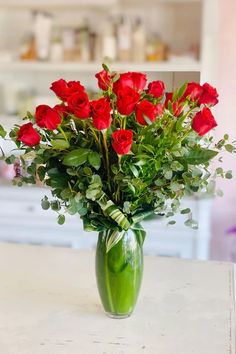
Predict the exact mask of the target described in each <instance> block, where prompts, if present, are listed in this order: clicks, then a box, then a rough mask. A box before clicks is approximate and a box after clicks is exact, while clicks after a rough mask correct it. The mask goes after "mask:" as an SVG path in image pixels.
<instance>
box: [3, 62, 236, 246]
mask: <svg viewBox="0 0 236 354" xmlns="http://www.w3.org/2000/svg"><path fill="white" fill-rule="evenodd" d="M96 78H97V80H98V86H99V88H100V92H99V93H98V95H97V97H96V99H93V100H89V97H88V94H87V93H86V91H85V88H84V86H83V85H82V84H81V83H80V81H69V82H66V81H65V80H63V79H60V80H58V81H55V82H53V83H52V85H51V90H52V91H53V92H54V93H55V94H56V96H57V97H58V98H59V100H60V101H61V102H60V103H59V104H57V105H56V106H55V107H53V108H51V107H49V106H47V105H44V104H42V105H39V106H38V107H37V108H36V110H35V113H34V114H31V113H29V112H28V113H27V115H26V117H25V118H24V120H25V123H24V124H23V125H21V126H15V127H14V128H13V129H12V131H11V132H10V138H11V139H12V140H13V141H14V142H15V143H16V145H17V148H18V149H19V150H20V151H21V152H22V153H21V157H20V159H21V164H22V167H25V169H26V170H27V174H26V175H24V176H20V177H19V176H18V178H16V180H15V183H16V184H18V185H22V183H30V184H34V183H36V180H37V179H39V180H40V181H42V182H43V183H44V184H45V185H46V186H49V187H50V188H51V190H52V195H53V200H52V201H49V200H48V198H47V197H44V198H43V200H42V207H43V209H49V208H51V209H53V210H55V211H56V212H58V223H59V224H63V223H64V221H65V213H69V214H79V215H80V217H81V219H82V220H83V223H84V229H85V230H88V231H89V230H96V231H103V230H107V229H110V230H113V232H112V234H111V237H109V239H108V241H107V250H108V251H109V249H110V248H111V247H112V246H113V245H115V244H116V243H117V242H118V241H119V240H120V239H121V237H122V236H123V235H124V233H125V232H126V231H127V230H128V229H130V228H133V229H135V230H136V232H139V235H140V240H141V241H142V242H143V240H144V236H145V231H144V230H143V228H142V226H141V224H140V222H141V221H142V220H143V219H145V218H146V217H148V216H150V215H152V214H158V215H162V216H166V217H167V218H169V220H170V221H169V224H174V223H175V221H174V220H173V219H172V217H173V216H174V214H175V213H176V212H181V213H182V214H186V215H187V216H188V217H187V220H186V222H185V224H186V225H188V226H191V227H193V228H196V227H197V223H196V222H195V221H194V220H192V218H191V213H190V209H188V208H187V209H182V210H181V208H180V199H181V198H182V197H183V196H186V195H192V194H193V193H198V192H202V193H204V192H211V191H212V190H213V187H214V182H213V181H212V177H215V176H217V175H218V176H221V177H226V178H231V171H227V172H224V171H223V169H222V168H221V167H218V168H217V170H216V172H212V171H211V170H210V161H211V160H212V159H213V158H216V156H217V155H218V154H219V153H220V152H222V151H223V150H227V151H229V152H231V153H232V152H235V147H234V146H233V145H231V144H229V143H228V139H229V137H228V135H227V134H225V136H224V138H223V139H221V140H220V141H219V142H217V143H213V139H212V137H211V136H209V135H206V134H207V133H208V132H209V131H211V130H212V129H213V128H215V127H216V126H217V123H216V120H215V118H214V116H213V114H212V112H211V108H212V107H213V106H215V105H216V104H217V103H218V93H217V91H216V89H215V88H213V87H212V86H210V85H209V84H208V83H205V84H204V85H200V84H198V83H194V82H191V83H185V84H184V85H183V86H181V87H180V88H179V89H177V90H175V91H174V92H168V93H166V92H165V85H164V83H163V82H162V81H154V82H150V83H149V84H148V85H147V77H146V75H145V74H144V73H139V72H128V73H122V74H119V73H117V72H110V70H109V69H108V67H107V66H106V65H103V70H102V71H101V72H99V73H97V74H96ZM0 135H1V136H2V137H6V132H5V130H4V129H3V127H0ZM3 158H4V159H5V160H6V162H8V163H14V160H15V156H14V155H11V156H8V157H6V156H4V155H3ZM29 158H30V160H31V163H30V165H29V164H27V165H26V161H27V160H28V159H29ZM219 161H220V162H221V157H220V156H219Z"/></svg>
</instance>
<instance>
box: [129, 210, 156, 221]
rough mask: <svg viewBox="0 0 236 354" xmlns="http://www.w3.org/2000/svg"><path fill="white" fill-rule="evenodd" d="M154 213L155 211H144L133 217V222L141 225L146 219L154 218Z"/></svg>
mask: <svg viewBox="0 0 236 354" xmlns="http://www.w3.org/2000/svg"><path fill="white" fill-rule="evenodd" d="M153 214H154V211H153V210H148V211H143V212H141V213H137V214H135V215H134V216H133V217H132V222H133V224H134V225H135V224H139V223H140V222H141V221H143V220H144V219H146V218H148V217H150V216H153Z"/></svg>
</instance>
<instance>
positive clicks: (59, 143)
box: [51, 139, 70, 150]
mask: <svg viewBox="0 0 236 354" xmlns="http://www.w3.org/2000/svg"><path fill="white" fill-rule="evenodd" d="M51 144H52V147H53V149H55V150H66V149H68V148H69V147H70V144H69V142H68V141H66V140H63V139H55V140H51Z"/></svg>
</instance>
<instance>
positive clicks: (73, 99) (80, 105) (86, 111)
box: [67, 92, 90, 119]
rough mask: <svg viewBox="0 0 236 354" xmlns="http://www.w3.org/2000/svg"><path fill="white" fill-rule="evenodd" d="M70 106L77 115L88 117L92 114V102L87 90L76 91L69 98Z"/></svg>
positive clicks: (81, 117)
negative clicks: (90, 102)
mask: <svg viewBox="0 0 236 354" xmlns="http://www.w3.org/2000/svg"><path fill="white" fill-rule="evenodd" d="M67 102H68V106H69V108H70V110H71V111H72V112H73V114H74V115H76V117H78V118H80V119H86V118H89V116H90V104H89V99H88V95H87V93H86V92H76V93H73V95H71V96H70V97H69V98H68V100H67Z"/></svg>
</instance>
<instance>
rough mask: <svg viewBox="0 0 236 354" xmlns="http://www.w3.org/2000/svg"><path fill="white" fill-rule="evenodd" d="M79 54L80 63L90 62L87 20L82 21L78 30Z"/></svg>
mask: <svg viewBox="0 0 236 354" xmlns="http://www.w3.org/2000/svg"><path fill="white" fill-rule="evenodd" d="M79 52H80V61H82V62H83V63H86V62H88V61H90V57H91V55H90V30H89V24H88V20H87V19H84V21H83V24H82V26H81V27H80V29H79Z"/></svg>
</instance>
